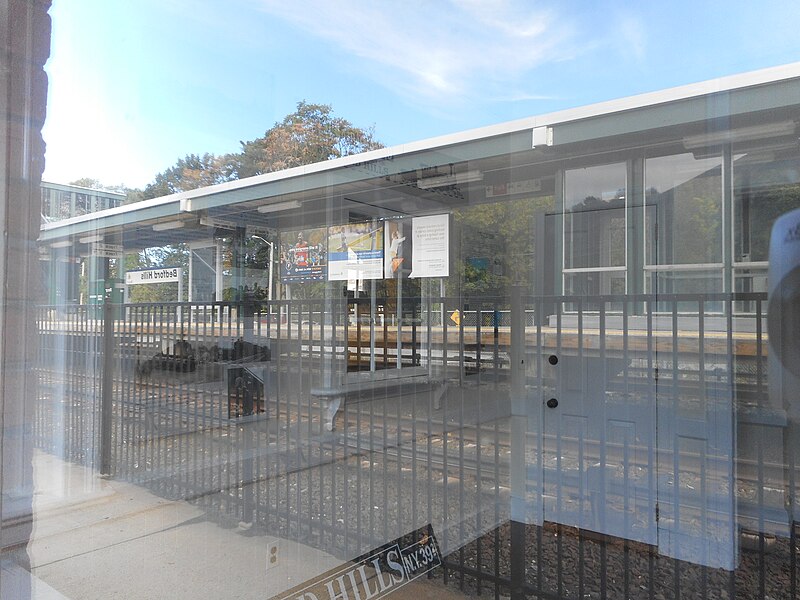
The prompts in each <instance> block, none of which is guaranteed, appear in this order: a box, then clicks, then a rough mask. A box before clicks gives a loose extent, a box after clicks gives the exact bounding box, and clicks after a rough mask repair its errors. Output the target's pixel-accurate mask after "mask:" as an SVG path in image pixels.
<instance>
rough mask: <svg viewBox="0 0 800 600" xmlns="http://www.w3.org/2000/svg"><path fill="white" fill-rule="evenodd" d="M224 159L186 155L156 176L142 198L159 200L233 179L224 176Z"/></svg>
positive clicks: (205, 155) (204, 155)
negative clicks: (162, 197)
mask: <svg viewBox="0 0 800 600" xmlns="http://www.w3.org/2000/svg"><path fill="white" fill-rule="evenodd" d="M223 164H224V159H223V158H220V157H217V156H215V155H213V154H208V153H206V154H203V155H199V154H187V155H186V156H185V157H184V158H179V159H178V162H176V163H175V165H174V166H172V167H170V168H169V169H167V170H166V171H163V172H161V173H159V174H158V175H156V177H155V179H154V180H153V182H152V183H150V184H148V185H147V187H145V188H144V198H143V199H148V198H159V197H161V196H169V195H170V194H177V193H179V192H186V191H188V190H194V189H197V188H201V187H207V186H209V185H214V184H217V183H223V182H225V181H228V180H229V179H233V177H231V176H230V175H226V174H225V171H226V170H225V169H223Z"/></svg>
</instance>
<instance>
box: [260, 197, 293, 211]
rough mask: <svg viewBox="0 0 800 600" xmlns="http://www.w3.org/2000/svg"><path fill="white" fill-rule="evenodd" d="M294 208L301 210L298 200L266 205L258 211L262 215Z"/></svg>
mask: <svg viewBox="0 0 800 600" xmlns="http://www.w3.org/2000/svg"><path fill="white" fill-rule="evenodd" d="M292 208H300V202H299V201H298V200H287V201H285V202H276V203H275V204H265V205H264V206H259V207H258V209H257V210H258V212H260V213H271V212H278V211H279V210H290V209H292Z"/></svg>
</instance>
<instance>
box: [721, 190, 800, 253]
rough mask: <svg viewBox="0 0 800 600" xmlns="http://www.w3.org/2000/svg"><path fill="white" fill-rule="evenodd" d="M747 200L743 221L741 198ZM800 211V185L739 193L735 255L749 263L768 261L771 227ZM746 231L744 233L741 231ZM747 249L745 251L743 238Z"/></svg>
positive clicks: (736, 210) (737, 198) (736, 212)
mask: <svg viewBox="0 0 800 600" xmlns="http://www.w3.org/2000/svg"><path fill="white" fill-rule="evenodd" d="M745 196H746V198H747V203H748V204H749V206H748V211H747V218H746V220H745V218H744V217H743V210H742V203H743V201H744V200H743V197H745ZM798 207H800V184H797V183H794V184H784V185H773V186H770V187H767V188H762V189H755V190H740V191H738V192H737V196H736V209H735V215H736V254H737V256H738V257H741V256H742V254H747V255H748V257H747V258H748V259H749V260H754V261H760V260H767V258H768V256H769V237H770V232H771V230H772V224H773V223H774V222H775V219H777V218H778V217H779V216H781V215H782V214H784V213H787V212H789V211H790V210H793V209H795V208H798ZM743 229H746V231H743ZM745 234H746V235H747V237H748V240H749V245H748V246H747V247H745V244H744V237H745Z"/></svg>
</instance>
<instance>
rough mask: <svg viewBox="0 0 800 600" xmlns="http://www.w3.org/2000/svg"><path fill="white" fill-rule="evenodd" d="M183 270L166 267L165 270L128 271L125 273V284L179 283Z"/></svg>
mask: <svg viewBox="0 0 800 600" xmlns="http://www.w3.org/2000/svg"><path fill="white" fill-rule="evenodd" d="M182 276H183V269H181V268H180V267H167V268H165V269H144V270H142V271H128V272H127V273H125V283H127V284H128V285H140V284H143V283H175V282H176V281H177V282H180V280H181V277H182Z"/></svg>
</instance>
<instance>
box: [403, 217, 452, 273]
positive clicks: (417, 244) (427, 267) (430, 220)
mask: <svg viewBox="0 0 800 600" xmlns="http://www.w3.org/2000/svg"><path fill="white" fill-rule="evenodd" d="M411 223H412V225H411V239H412V240H413V244H414V246H413V255H412V260H413V263H412V267H411V268H412V271H411V274H410V275H409V277H447V276H449V275H450V231H449V225H450V215H431V216H430V217H414V218H413V219H412V222H411Z"/></svg>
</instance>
